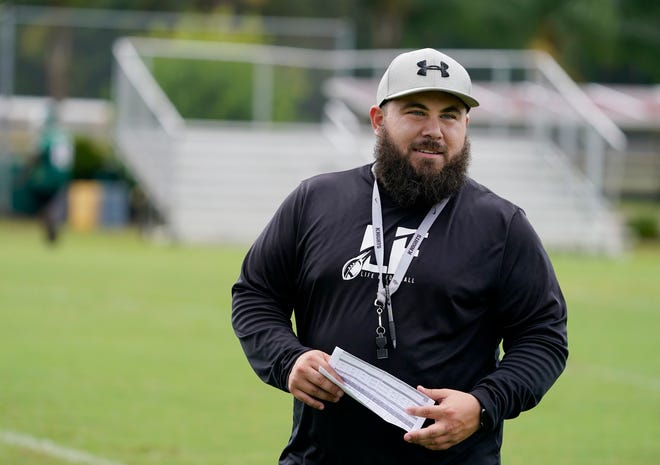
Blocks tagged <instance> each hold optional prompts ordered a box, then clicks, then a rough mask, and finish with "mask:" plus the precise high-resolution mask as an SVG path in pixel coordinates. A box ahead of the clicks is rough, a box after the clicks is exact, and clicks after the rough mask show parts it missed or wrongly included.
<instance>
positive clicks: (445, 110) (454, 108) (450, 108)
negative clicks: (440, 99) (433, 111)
mask: <svg viewBox="0 0 660 465" xmlns="http://www.w3.org/2000/svg"><path fill="white" fill-rule="evenodd" d="M460 112H461V110H460V108H458V107H457V106H456V105H450V106H448V107H447V108H443V109H442V111H441V112H440V113H460Z"/></svg>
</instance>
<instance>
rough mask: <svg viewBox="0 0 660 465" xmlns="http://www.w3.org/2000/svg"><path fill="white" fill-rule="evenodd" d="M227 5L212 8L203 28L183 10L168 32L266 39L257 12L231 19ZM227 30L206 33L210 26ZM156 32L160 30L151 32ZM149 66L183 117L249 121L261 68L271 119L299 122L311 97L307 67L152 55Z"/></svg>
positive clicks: (189, 37)
mask: <svg viewBox="0 0 660 465" xmlns="http://www.w3.org/2000/svg"><path fill="white" fill-rule="evenodd" d="M232 21H233V20H232V16H231V10H227V9H219V10H215V11H214V12H213V14H212V15H210V16H209V19H208V22H209V24H207V26H209V27H208V28H206V29H204V30H203V31H195V29H194V28H192V27H191V25H190V24H189V22H190V20H189V18H188V17H187V16H186V15H184V16H182V19H181V21H180V22H179V23H178V25H177V26H175V27H174V29H173V31H172V32H170V33H168V34H167V37H172V38H177V39H186V40H204V41H206V42H217V43H218V47H221V46H222V45H221V42H236V41H240V42H242V43H257V44H266V43H268V40H267V38H266V36H265V34H264V33H263V26H262V24H261V20H260V18H259V17H256V16H255V17H251V16H247V17H244V18H243V19H242V20H241V21H233V22H232ZM213 24H216V26H217V30H228V29H229V30H231V33H220V32H209V31H213V30H214V29H213V28H212V27H210V26H212V25H213ZM153 35H157V36H160V35H162V33H154V34H153ZM152 70H153V73H154V76H155V77H156V80H157V81H158V83H159V84H160V85H161V87H162V88H163V90H164V91H165V93H166V94H167V95H168V97H169V98H170V99H171V100H172V103H173V104H174V106H175V107H176V108H177V110H178V111H179V112H180V113H181V115H182V116H183V117H184V118H193V119H224V120H235V121H244V120H252V119H253V118H254V116H255V115H253V104H254V102H253V101H252V98H253V96H254V86H255V84H254V83H255V81H256V80H258V79H259V78H260V77H261V76H258V74H260V73H271V72H272V76H273V102H272V118H273V120H274V121H299V120H301V119H304V118H305V117H306V115H305V114H304V110H303V108H302V105H303V104H304V102H305V101H306V100H307V99H308V98H309V97H310V86H309V84H307V81H308V79H307V75H306V73H307V71H306V70H303V69H293V68H285V67H280V66H275V67H273V69H272V70H268V69H263V68H261V67H259V66H257V67H254V66H253V65H252V64H247V63H240V62H215V61H204V60H194V59H174V58H156V59H154V60H153V64H152Z"/></svg>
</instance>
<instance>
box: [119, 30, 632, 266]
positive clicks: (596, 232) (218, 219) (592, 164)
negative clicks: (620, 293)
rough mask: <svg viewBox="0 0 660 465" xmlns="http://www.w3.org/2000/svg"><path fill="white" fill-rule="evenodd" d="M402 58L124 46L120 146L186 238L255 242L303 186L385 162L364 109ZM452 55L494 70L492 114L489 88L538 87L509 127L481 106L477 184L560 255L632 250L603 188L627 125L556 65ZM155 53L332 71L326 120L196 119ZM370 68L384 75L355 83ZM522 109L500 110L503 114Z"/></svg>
mask: <svg viewBox="0 0 660 465" xmlns="http://www.w3.org/2000/svg"><path fill="white" fill-rule="evenodd" d="M399 52H400V51H395V50H377V51H347V50H345V51H322V52H321V51H316V50H301V49H291V48H282V47H264V46H248V45H237V44H217V43H216V44H208V43H194V42H182V41H169V40H167V41H166V40H160V39H121V40H120V41H118V42H117V43H116V44H115V48H114V56H115V60H116V75H115V107H116V131H115V141H116V144H117V147H118V148H119V150H120V152H121V154H122V156H123V157H124V160H125V162H126V164H127V165H128V166H129V167H130V168H131V170H132V171H133V173H134V175H135V176H136V178H137V179H139V180H140V181H141V184H142V185H143V188H144V189H145V191H146V193H147V195H148V196H149V197H150V199H151V200H152V202H153V204H154V205H155V206H156V208H157V209H158V210H159V212H160V214H161V216H162V218H163V220H164V228H165V230H166V231H167V234H169V235H170V236H171V237H172V238H175V239H176V240H180V241H184V242H220V241H223V242H234V243H243V244H247V243H250V242H251V241H252V240H253V239H254V238H255V237H256V235H257V234H258V233H259V231H260V230H261V229H262V228H263V226H264V225H265V224H266V222H267V221H268V219H269V218H270V217H271V216H272V214H273V213H274V211H275V209H276V208H277V206H278V205H279V203H280V202H281V201H282V200H283V199H284V197H285V196H286V195H287V194H288V193H289V192H290V191H291V190H292V189H293V188H294V187H295V186H296V185H297V184H298V183H299V182H300V181H301V180H302V179H304V178H306V177H309V176H313V175H315V174H318V173H321V172H327V171H334V170H341V169H347V168H351V167H354V166H358V165H360V164H363V163H368V162H369V161H370V160H371V159H372V146H373V138H374V136H373V133H372V132H371V130H370V127H368V125H366V124H365V122H366V120H365V117H364V116H365V114H364V113H362V114H361V113H360V111H362V112H366V111H368V108H369V105H370V104H371V100H372V99H373V95H371V91H372V90H374V92H373V93H374V94H375V89H374V87H373V85H374V84H373V81H374V77H375V76H378V75H380V74H381V73H382V70H383V69H384V68H385V67H386V66H387V64H388V63H389V61H390V60H391V58H392V57H394V56H395V55H396V54H397V53H399ZM449 54H450V55H454V56H456V57H457V58H458V59H459V61H462V62H463V63H464V64H466V67H467V68H468V70H469V71H470V72H471V73H472V72H473V70H475V73H476V75H479V76H482V78H483V75H484V73H483V72H482V73H481V74H479V71H477V70H478V69H480V70H484V69H485V70H488V75H489V76H490V77H489V78H488V79H490V81H488V80H483V79H482V78H480V79H479V80H475V94H476V95H477V98H479V99H480V100H482V104H483V106H484V108H487V107H488V104H487V102H488V101H489V99H490V100H492V99H496V95H495V93H494V92H492V91H490V90H489V89H491V88H492V86H493V85H494V84H495V85H503V86H506V85H507V83H509V84H510V83H511V82H512V80H513V79H514V76H517V75H519V74H521V75H523V78H524V79H526V80H527V81H526V82H528V83H529V92H530V94H529V95H530V97H529V99H528V101H527V102H526V103H527V104H529V103H530V102H532V103H533V104H534V105H535V106H534V107H533V108H532V111H530V112H526V113H524V114H523V115H510V116H511V117H510V118H509V119H508V120H507V121H505V123H506V124H502V121H501V119H500V120H497V119H493V118H492V117H489V114H488V110H484V112H483V113H482V114H480V113H478V111H479V110H480V109H481V108H479V109H475V112H474V114H473V115H472V120H471V128H472V129H471V132H470V134H471V142H472V160H473V161H472V166H471V171H470V174H471V176H472V177H474V178H475V179H476V180H477V181H479V182H481V183H482V184H484V185H486V186H488V187H489V188H491V189H492V190H494V191H495V192H496V193H498V194H500V195H502V196H504V197H506V198H508V199H510V200H511V201H513V202H514V203H517V204H518V205H520V206H521V207H522V208H523V209H524V210H525V211H526V213H527V215H528V217H529V218H530V221H531V222H532V224H533V225H534V227H535V228H536V230H537V232H538V233H539V235H540V236H541V239H542V240H543V241H544V242H545V244H546V245H547V246H548V247H549V248H551V249H557V250H579V251H588V252H599V253H608V254H616V253H618V252H620V251H621V250H622V249H623V248H625V245H626V236H625V230H624V228H623V225H622V223H621V221H620V220H619V219H618V218H617V216H616V215H615V213H614V212H613V210H612V209H611V208H610V207H609V206H608V202H607V200H606V199H605V197H604V196H603V191H602V175H603V173H602V157H603V151H604V150H605V149H606V148H607V147H610V148H611V149H617V150H621V149H622V148H623V146H624V145H625V137H624V136H623V134H622V133H621V132H620V131H619V130H618V128H616V126H614V125H613V124H612V123H611V121H609V120H608V119H607V118H606V117H605V116H604V115H603V114H602V113H600V112H599V111H598V109H596V108H595V107H594V106H593V105H591V106H590V105H589V102H588V99H586V97H585V96H584V94H582V93H581V91H579V88H578V87H577V86H576V85H574V83H572V81H570V79H568V77H567V76H566V75H565V73H563V72H562V71H561V70H560V69H558V66H557V65H556V63H554V61H551V59H550V58H549V57H547V56H545V55H540V54H534V53H532V52H502V53H494V52H493V51H488V52H487V53H483V52H479V51H453V52H452V51H450V52H449ZM153 56H170V57H171V56H178V57H181V58H185V57H186V56H196V57H198V58H199V57H202V56H203V57H204V59H216V60H247V61H248V62H251V63H253V64H254V65H255V66H261V67H264V66H266V67H274V66H279V65H282V64H285V65H287V66H294V67H295V66H298V67H308V68H312V69H324V70H326V71H328V72H329V73H330V74H329V77H328V79H327V81H326V82H325V84H324V86H323V90H324V92H325V96H326V99H327V100H326V106H325V111H324V118H323V121H319V122H316V123H304V124H303V123H296V124H275V123H272V122H270V121H268V112H269V110H268V108H255V109H254V112H255V115H260V116H258V117H255V120H256V121H251V122H243V123H238V122H221V121H215V122H203V123H202V122H199V121H185V120H184V119H183V118H181V116H180V115H179V113H178V112H177V110H176V109H175V108H174V106H173V105H172V103H171V102H170V101H169V99H168V98H167V96H166V95H165V94H164V93H163V91H162V90H161V88H160V87H159V86H158V84H157V83H156V80H155V79H154V78H153V76H152V74H151V73H150V71H149V69H148V66H147V64H146V63H147V62H148V60H149V58H152V57H153ZM358 67H362V68H363V70H364V69H365V68H366V69H367V70H370V71H371V76H370V77H369V76H367V77H366V78H364V79H353V78H352V77H350V73H351V72H352V71H354V70H356V69H357V68H358ZM262 69H263V68H262ZM514 70H523V71H524V72H522V73H521V72H520V71H514ZM362 74H365V73H362ZM367 74H368V73H367ZM515 79H519V78H518V77H515ZM482 81H483V82H482ZM264 85H265V86H266V87H265V88H266V90H264V89H261V90H260V89H255V92H257V93H259V92H261V95H266V94H264V92H265V93H267V91H268V84H267V83H266V84H264ZM489 86H491V87H489ZM585 99H586V100H585ZM261 100H262V101H265V102H268V101H269V99H268V98H263V99H261ZM560 102H561V103H560ZM257 103H258V102H257ZM557 103H560V104H559V106H560V107H561V117H560V118H557V114H556V113H557V112H555V111H554V108H555V104H557ZM360 108H361V110H360ZM511 110H512V109H511V108H506V107H505V108H502V107H500V108H499V109H496V110H495V113H497V112H498V111H499V112H500V114H503V113H505V112H506V111H511ZM491 111H492V110H491ZM514 116H516V117H515V118H514Z"/></svg>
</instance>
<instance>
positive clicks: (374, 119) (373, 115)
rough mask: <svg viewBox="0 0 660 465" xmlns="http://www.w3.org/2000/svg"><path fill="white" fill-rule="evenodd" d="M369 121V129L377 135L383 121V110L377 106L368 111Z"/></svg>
mask: <svg viewBox="0 0 660 465" xmlns="http://www.w3.org/2000/svg"><path fill="white" fill-rule="evenodd" d="M369 119H370V120H371V127H372V128H373V130H374V134H378V131H379V130H380V129H379V128H380V127H381V126H382V125H383V120H384V119H385V113H384V111H383V109H382V108H381V107H379V106H377V105H374V106H373V107H371V108H370V109H369Z"/></svg>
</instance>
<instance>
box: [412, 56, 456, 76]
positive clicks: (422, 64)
mask: <svg viewBox="0 0 660 465" xmlns="http://www.w3.org/2000/svg"><path fill="white" fill-rule="evenodd" d="M417 66H419V69H418V70H417V74H419V75H420V76H426V71H427V70H429V69H430V70H435V71H440V72H441V73H442V77H449V73H448V72H447V69H448V68H449V65H448V64H447V63H445V62H444V61H441V62H440V66H438V65H427V64H426V60H422V61H418V62H417Z"/></svg>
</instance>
